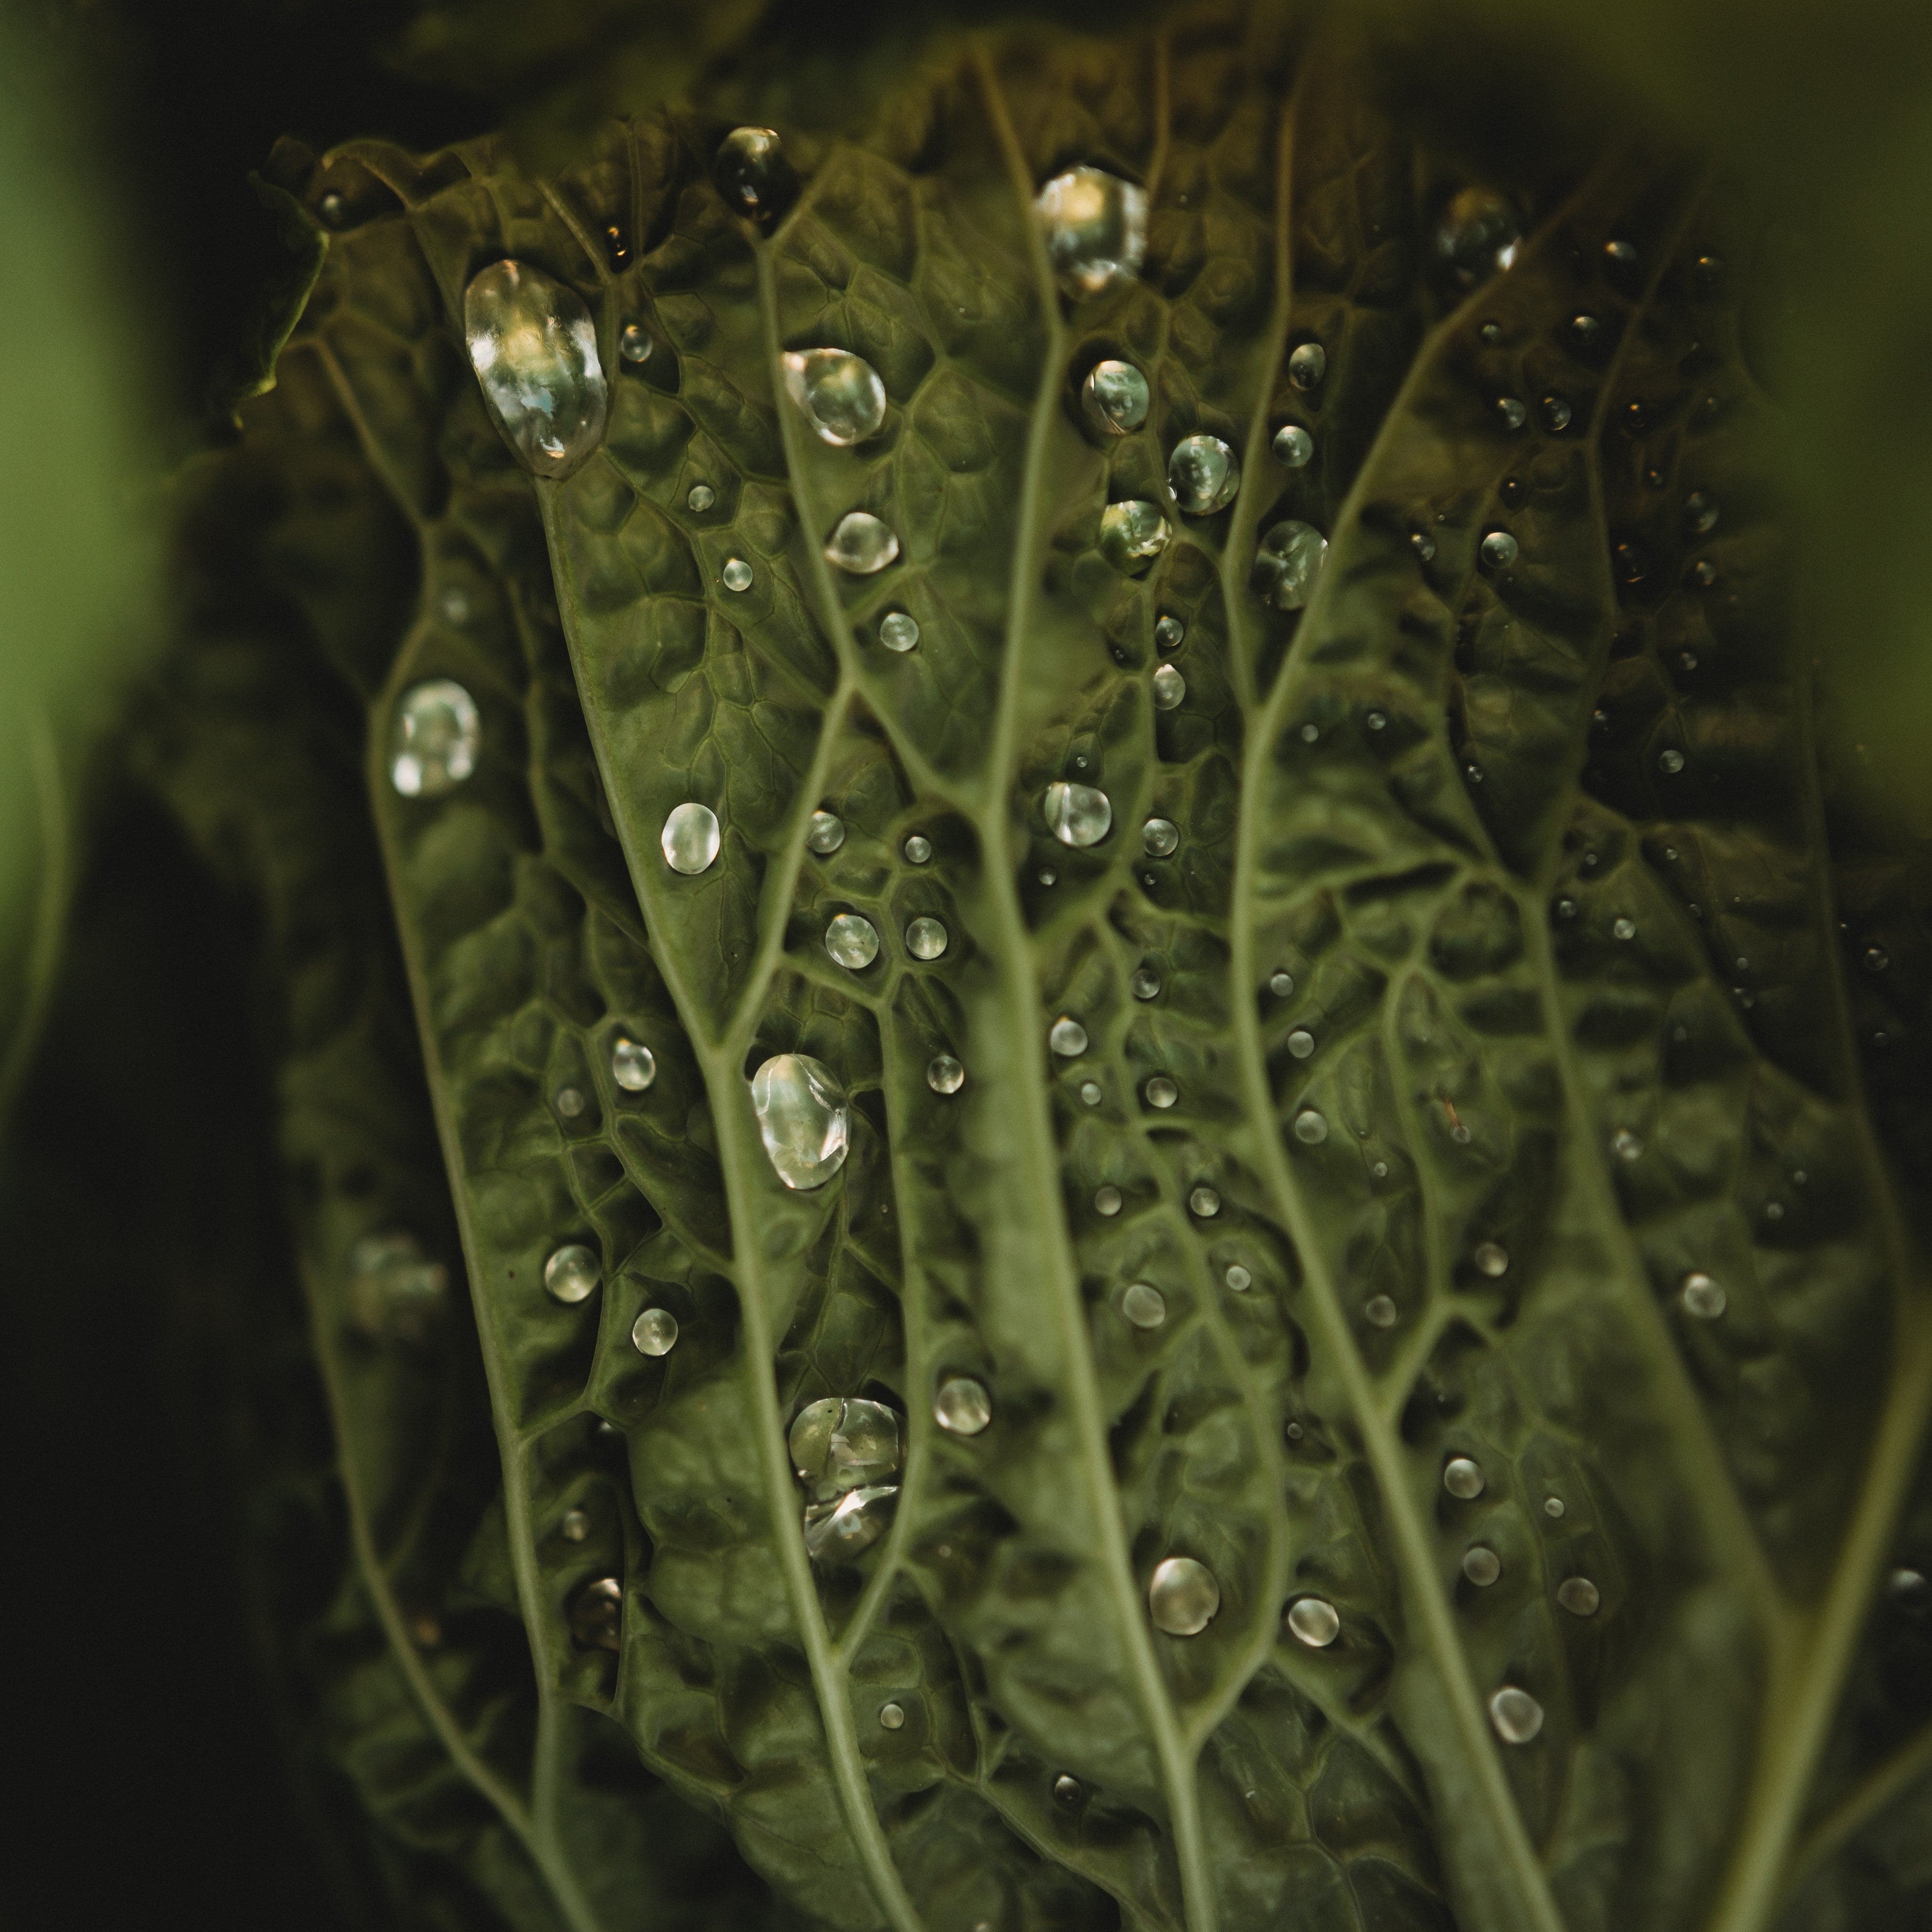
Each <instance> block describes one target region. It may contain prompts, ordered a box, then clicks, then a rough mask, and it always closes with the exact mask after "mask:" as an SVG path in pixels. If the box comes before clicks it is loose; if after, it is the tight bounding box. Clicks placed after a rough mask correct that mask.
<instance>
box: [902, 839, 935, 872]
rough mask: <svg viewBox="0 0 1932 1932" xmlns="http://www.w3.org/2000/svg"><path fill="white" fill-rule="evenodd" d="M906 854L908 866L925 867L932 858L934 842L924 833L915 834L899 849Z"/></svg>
mask: <svg viewBox="0 0 1932 1932" xmlns="http://www.w3.org/2000/svg"><path fill="white" fill-rule="evenodd" d="M899 850H901V852H903V853H904V854H905V861H906V863H907V865H925V864H926V863H927V862H928V861H929V859H931V858H932V840H931V839H930V838H927V837H926V835H925V833H924V832H913V834H912V835H911V836H910V838H907V840H906V842H905V843H904V844H903V845H902V846H901V847H899Z"/></svg>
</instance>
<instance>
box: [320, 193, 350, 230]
mask: <svg viewBox="0 0 1932 1932" xmlns="http://www.w3.org/2000/svg"><path fill="white" fill-rule="evenodd" d="M321 208H322V218H323V220H324V221H326V222H327V223H328V224H329V226H330V227H332V228H340V227H341V226H342V218H343V217H344V215H345V214H347V213H348V212H349V204H348V202H346V201H345V200H344V199H343V198H342V195H341V190H338V189H336V188H331V189H330V190H329V192H328V193H326V195H324V196H323V198H322V202H321Z"/></svg>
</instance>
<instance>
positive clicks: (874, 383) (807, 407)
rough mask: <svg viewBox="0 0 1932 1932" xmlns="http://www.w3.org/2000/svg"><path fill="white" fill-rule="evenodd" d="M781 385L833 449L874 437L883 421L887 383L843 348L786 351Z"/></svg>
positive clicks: (869, 364) (859, 358)
mask: <svg viewBox="0 0 1932 1932" xmlns="http://www.w3.org/2000/svg"><path fill="white" fill-rule="evenodd" d="M784 385H785V393H786V394H787V395H788V396H790V398H791V399H792V401H793V402H794V403H795V404H797V406H798V407H799V411H800V412H801V413H802V415H803V416H804V417H805V421H806V422H808V423H809V424H811V427H812V428H813V429H814V431H817V434H818V436H819V438H820V440H821V441H823V442H826V443H831V444H832V445H833V446H835V447H837V448H839V449H846V448H849V447H850V446H851V445H852V444H853V443H863V442H865V440H866V439H867V438H868V437H874V436H877V434H878V433H879V430H880V426H881V425H883V423H884V422H885V420H886V386H885V384H884V383H882V382H880V380H879V373H878V371H877V370H876V369H874V368H873V367H872V365H871V363H869V362H867V361H866V360H865V358H864V357H863V356H854V355H852V354H851V353H850V352H849V351H847V350H843V349H807V350H790V351H788V352H787V354H786V356H785V358H784Z"/></svg>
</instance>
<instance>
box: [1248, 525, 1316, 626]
mask: <svg viewBox="0 0 1932 1932" xmlns="http://www.w3.org/2000/svg"><path fill="white" fill-rule="evenodd" d="M1327 555H1328V538H1326V537H1325V536H1324V535H1322V532H1320V531H1319V530H1318V529H1316V528H1315V527H1314V526H1313V524H1311V523H1298V522H1297V521H1296V520H1295V519H1294V518H1293V517H1289V519H1288V520H1286V522H1283V523H1277V524H1276V525H1275V526H1274V528H1273V529H1271V530H1270V531H1269V532H1268V534H1267V535H1265V536H1264V537H1263V538H1262V541H1261V547H1260V548H1259V550H1257V551H1256V554H1255V587H1256V589H1257V590H1259V592H1260V593H1261V595H1262V596H1263V597H1264V598H1266V599H1267V601H1268V602H1269V603H1271V604H1273V605H1274V607H1275V608H1276V609H1277V610H1300V609H1301V608H1302V607H1303V606H1304V604H1307V601H1308V599H1309V596H1310V593H1311V592H1313V589H1314V588H1315V580H1316V577H1317V576H1318V575H1319V574H1320V572H1321V569H1322V559H1323V558H1324V557H1325V556H1327Z"/></svg>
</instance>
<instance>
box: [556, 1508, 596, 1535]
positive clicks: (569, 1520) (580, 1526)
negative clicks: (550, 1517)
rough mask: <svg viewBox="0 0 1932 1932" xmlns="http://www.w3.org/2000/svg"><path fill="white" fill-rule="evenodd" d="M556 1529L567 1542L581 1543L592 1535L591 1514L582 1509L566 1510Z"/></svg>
mask: <svg viewBox="0 0 1932 1932" xmlns="http://www.w3.org/2000/svg"><path fill="white" fill-rule="evenodd" d="M556 1528H557V1534H558V1535H560V1536H561V1537H562V1538H563V1540H564V1541H565V1542H566V1543H581V1542H582V1541H583V1540H584V1539H585V1538H586V1537H587V1536H589V1534H590V1517H589V1512H588V1511H584V1510H580V1509H573V1510H565V1511H564V1513H563V1520H562V1522H560V1523H559V1524H558V1525H557V1526H556Z"/></svg>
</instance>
